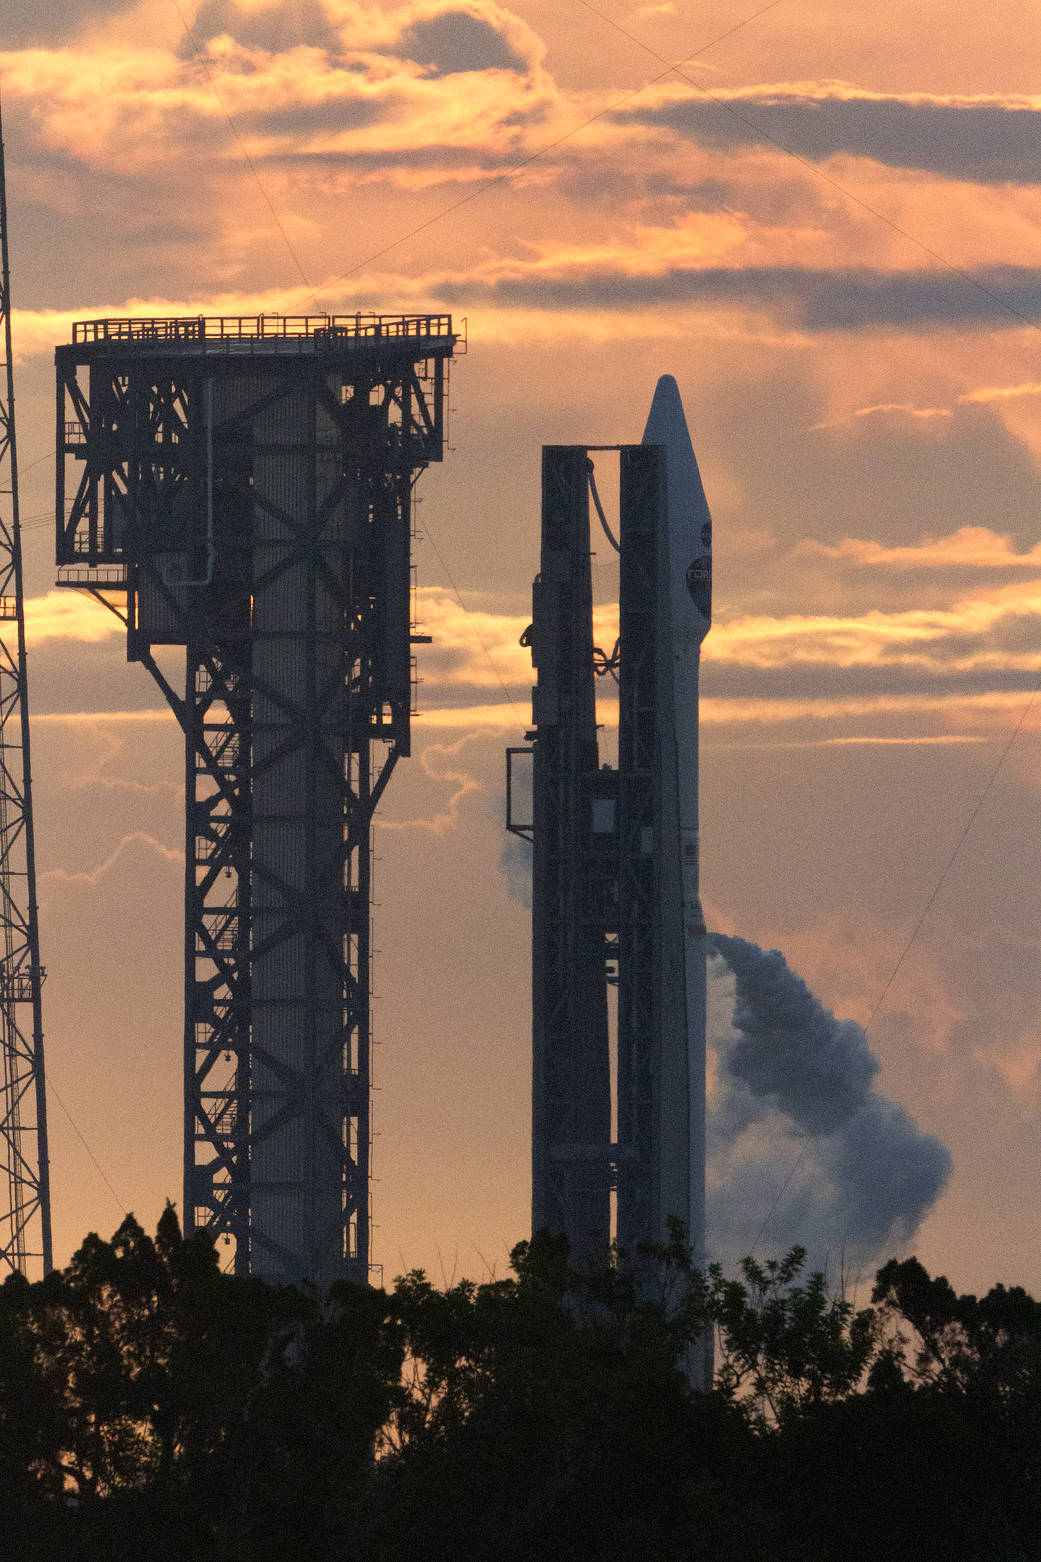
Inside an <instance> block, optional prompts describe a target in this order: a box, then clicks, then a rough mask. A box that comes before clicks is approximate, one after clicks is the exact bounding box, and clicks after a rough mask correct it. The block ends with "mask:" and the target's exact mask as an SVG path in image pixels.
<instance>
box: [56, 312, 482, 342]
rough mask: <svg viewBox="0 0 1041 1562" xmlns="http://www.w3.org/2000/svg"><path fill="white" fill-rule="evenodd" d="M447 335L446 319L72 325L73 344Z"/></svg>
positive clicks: (239, 318)
mask: <svg viewBox="0 0 1041 1562" xmlns="http://www.w3.org/2000/svg"><path fill="white" fill-rule="evenodd" d="M451 335H452V316H451V315H377V314H352V315H198V316H193V317H189V318H176V319H150V320H149V319H129V320H127V319H124V320H77V321H76V322H75V324H74V325H73V327H72V340H73V342H74V343H86V344H93V343H99V342H171V343H178V342H185V343H191V342H200V343H207V342H214V343H216V342H243V341H248V342H279V341H287V340H291V339H292V340H313V341H315V343H316V344H318V343H321V342H323V341H333V342H335V341H350V340H356V339H357V340H398V339H408V338H414V337H421V338H422V337H441V336H451Z"/></svg>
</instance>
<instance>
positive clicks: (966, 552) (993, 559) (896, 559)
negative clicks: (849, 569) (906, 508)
mask: <svg viewBox="0 0 1041 1562" xmlns="http://www.w3.org/2000/svg"><path fill="white" fill-rule="evenodd" d="M794 551H795V553H797V554H801V555H803V556H804V557H816V558H827V559H842V560H848V561H849V562H850V563H851V564H855V565H871V566H874V567H883V568H889V569H896V570H915V569H937V568H943V567H945V566H951V565H969V566H971V567H972V568H973V569H1008V568H1009V567H1010V566H1011V567H1014V568H1021V569H1024V570H1035V569H1036V570H1038V571H1041V543H1038V544H1036V545H1035V546H1034V547H1033V548H1031V549H1030V551H1029V552H1028V553H1016V552H1015V551H1014V549H1013V545H1012V540H1011V538H1009V537H1005V536H1002V535H1001V534H1000V533H996V532H992V531H991V530H990V529H989V528H988V527H986V526H962V527H960V528H959V529H958V530H957V531H956V532H952V534H951V535H950V536H949V537H931V538H927V539H925V540H924V541H922V542H920V543H918V544H916V545H915V546H913V547H887V546H885V545H884V544H882V543H878V542H872V541H870V540H869V539H867V538H859V537H847V538H845V539H844V540H843V541H842V542H840V543H838V544H837V545H832V544H830V543H824V542H817V541H816V540H815V539H813V538H806V539H805V540H804V541H803V542H800V543H799V544H798V545H797V546H796V548H795V549H794Z"/></svg>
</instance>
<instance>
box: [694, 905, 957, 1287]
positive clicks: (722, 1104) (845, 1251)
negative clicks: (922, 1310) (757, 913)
mask: <svg viewBox="0 0 1041 1562" xmlns="http://www.w3.org/2000/svg"><path fill="white" fill-rule="evenodd" d="M713 943H714V945H715V948H716V950H717V951H718V953H719V955H720V956H721V957H722V960H723V961H725V962H726V969H724V968H723V966H722V965H717V966H716V969H715V970H714V971H713V973H712V975H713V980H712V982H711V984H710V988H711V992H710V1002H711V1004H712V1007H713V1008H714V1009H716V1010H717V1011H718V1009H719V1007H720V1004H721V1002H722V1003H723V1004H726V1003H727V1001H728V999H729V998H730V994H731V991H732V995H733V996H732V1003H733V1018H732V1021H731V1022H730V1024H729V1025H728V1024H727V1023H726V1022H725V1020H724V1021H723V1023H720V1022H719V1019H718V1018H717V1019H716V1020H715V1022H714V1023H713V1026H712V1032H713V1034H712V1045H713V1048H714V1050H715V1052H716V1063H717V1078H716V1084H715V1088H714V1090H713V1092H712V1097H711V1100H710V1107H709V1190H708V1192H709V1232H708V1237H709V1247H710V1249H711V1251H712V1252H713V1255H714V1256H715V1257H717V1258H720V1259H721V1260H723V1261H724V1262H732V1261H733V1260H734V1259H736V1258H738V1257H740V1256H741V1255H742V1254H743V1253H745V1252H748V1251H750V1250H751V1249H752V1248H753V1246H755V1247H756V1249H757V1251H758V1253H759V1254H760V1255H762V1254H764V1253H765V1254H772V1253H779V1252H780V1251H782V1250H783V1249H784V1248H786V1247H788V1246H790V1245H791V1244H792V1243H795V1242H799V1243H801V1244H802V1245H803V1246H804V1247H806V1248H807V1249H808V1250H809V1254H810V1261H811V1264H813V1265H814V1266H815V1267H825V1266H827V1267H829V1268H830V1269H831V1270H832V1272H834V1271H835V1270H836V1269H837V1268H838V1267H839V1266H842V1267H844V1268H845V1269H846V1271H847V1272H850V1271H856V1270H858V1269H866V1268H868V1267H869V1266H873V1265H875V1264H876V1263H878V1262H881V1261H882V1260H883V1259H884V1258H887V1257H889V1256H890V1254H892V1253H893V1252H895V1251H898V1250H900V1249H906V1247H907V1245H908V1244H909V1243H910V1242H911V1241H912V1239H913V1237H914V1235H915V1232H916V1231H917V1230H918V1227H919V1225H920V1224H921V1222H922V1220H923V1219H924V1217H925V1215H926V1214H927V1213H928V1211H929V1209H930V1207H931V1206H932V1204H933V1203H934V1201H935V1200H936V1198H937V1197H938V1196H939V1194H940V1193H941V1192H942V1190H943V1188H944V1185H945V1184H946V1182H947V1179H948V1177H949V1175H950V1171H951V1158H950V1155H949V1154H948V1152H947V1150H946V1148H945V1147H944V1146H943V1145H942V1144H941V1143H940V1141H939V1140H938V1139H936V1138H934V1137H933V1136H932V1135H931V1134H925V1133H922V1132H921V1131H920V1130H919V1128H918V1126H917V1124H916V1123H915V1121H914V1119H913V1118H912V1117H911V1116H910V1114H909V1113H908V1112H906V1111H905V1110H904V1109H903V1107H901V1106H898V1105H897V1104H896V1103H895V1102H894V1101H890V1100H889V1099H888V1098H887V1097H886V1096H884V1095H882V1094H881V1093H880V1092H879V1091H878V1090H876V1089H875V1083H874V1081H875V1076H876V1075H877V1073H878V1071H879V1062H878V1059H877V1058H876V1057H875V1055H874V1054H873V1053H872V1051H871V1049H870V1047H869V1046H868V1041H867V1037H866V1035H865V1033H864V1031H863V1029H862V1027H861V1026H859V1025H857V1024H856V1023H855V1022H854V1021H852V1020H839V1019H836V1017H835V1015H834V1014H832V1013H831V1011H830V1010H828V1009H826V1008H825V1007H824V1005H823V1004H822V1003H821V1002H820V1000H819V999H818V998H817V997H815V996H814V994H813V993H812V992H811V991H810V989H809V987H807V985H806V983H805V982H804V981H802V980H801V978H800V977H798V976H797V975H796V974H795V972H794V971H792V970H790V969H789V967H788V964H787V962H786V961H785V959H784V956H783V955H782V954H780V953H779V951H777V950H776V949H774V950H763V949H760V948H758V946H757V945H755V944H751V943H748V942H747V941H746V940H745V939H743V938H729V937H725V936H724V935H722V934H713ZM728 972H729V976H728ZM768 1217H769V1218H768ZM764 1222H766V1228H765V1230H762V1228H763V1224H764ZM761 1231H762V1234H761V1236H760V1232H761Z"/></svg>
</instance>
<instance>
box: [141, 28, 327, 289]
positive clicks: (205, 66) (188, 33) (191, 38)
mask: <svg viewBox="0 0 1041 1562" xmlns="http://www.w3.org/2000/svg"><path fill="white" fill-rule="evenodd" d="M170 4H171V5H172V6H173V8H174V10H175V11H176V12H177V18H178V20H179V21H180V24H181V27H182V28H183V29H184V36H185V37H186V38H187V40H188V42H189V43H190V44H191V46H192V49H193V50H194V51H195V59H196V60H197V61H198V63H199V65H200V66H201V67H202V70H203V73H204V74H205V76H206V80H207V82H208V83H209V86H210V90H211V91H212V93H213V96H214V97H215V98H216V100H217V102H218V103H219V105H220V109H221V113H222V114H223V115H224V118H225V119H226V120H227V122H228V127H229V129H230V130H231V133H232V135H233V136H234V137H235V143H236V145H237V146H238V149H239V151H240V152H241V154H242V159H243V161H244V162H245V164H246V166H247V168H248V169H249V171H250V173H251V174H252V175H253V178H254V179H255V180H256V184H257V188H258V190H259V191H260V193H261V195H262V196H263V198H264V204H265V205H266V206H267V209H268V211H269V212H270V213H271V216H272V217H273V219H274V222H275V226H276V227H277V229H278V231H279V233H280V234H281V235H282V242H283V244H284V245H285V247H286V249H287V250H288V252H289V255H290V258H291V259H292V262H293V265H294V266H295V267H296V269H297V272H298V273H299V275H300V279H301V281H302V282H303V284H304V287H305V288H306V289H307V293H306V297H308V298H310V299H311V301H312V303H314V305H315V306H316V308H318V309H319V310H320V309H321V304H320V302H319V299H318V295H317V293H316V292H315V290H314V288H313V287H312V286H311V282H310V279H309V278H308V275H307V272H306V271H305V270H304V267H303V262H302V261H301V259H300V257H299V255H298V254H297V252H296V249H295V248H294V246H293V243H292V241H291V240H290V237H289V234H288V233H287V232H286V228H285V224H284V223H283V221H282V218H281V217H280V216H279V214H278V211H277V209H276V207H275V203H274V201H273V200H272V199H271V196H270V195H269V194H268V191H267V187H266V186H265V184H264V181H263V180H262V179H261V177H260V171H259V169H258V168H257V165H256V163H255V162H254V161H253V158H252V157H251V156H250V154H249V150H248V148H247V146H246V143H245V142H244V141H243V139H242V136H241V135H240V134H239V129H238V126H237V125H236V124H235V121H234V120H233V119H232V117H231V112H230V110H229V109H228V106H227V104H226V103H225V101H224V99H223V97H222V96H221V93H220V89H219V87H218V86H217V81H216V78H215V76H214V74H213V71H212V70H211V69H210V66H209V62H208V60H207V59H206V56H205V54H204V53H203V51H202V49H201V48H200V47H199V42H198V39H197V38H196V36H195V33H194V32H193V31H192V29H191V27H189V25H188V22H187V20H186V19H185V15H184V12H183V11H182V10H181V6H180V3H179V0H170Z"/></svg>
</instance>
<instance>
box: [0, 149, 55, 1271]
mask: <svg viewBox="0 0 1041 1562" xmlns="http://www.w3.org/2000/svg"><path fill="white" fill-rule="evenodd" d="M0 315H2V317H3V350H4V373H3V378H2V380H0V929H2V940H3V942H2V945H0V1050H2V1054H3V1062H2V1075H3V1079H2V1090H3V1096H2V1101H0V1150H2V1154H3V1163H4V1175H5V1182H6V1191H5V1194H4V1195H3V1196H2V1197H0V1272H2V1271H3V1270H5V1269H10V1270H19V1271H20V1272H21V1273H23V1274H26V1273H29V1272H30V1271H31V1270H32V1271H36V1270H42V1271H43V1272H44V1273H46V1271H47V1270H49V1269H51V1268H52V1267H53V1266H52V1255H51V1201H50V1183H49V1175H48V1161H47V1107H46V1093H45V1079H44V1066H43V1015H42V1007H41V994H40V989H41V985H42V981H43V971H42V969H41V966H40V936H39V924H38V919H37V905H36V860H35V850H34V842H33V810H32V782H31V775H32V767H31V765H30V753H29V705H28V699H27V687H26V661H25V612H24V601H23V593H22V544H21V529H20V524H19V512H18V450H17V444H16V441H15V423H14V363H13V359H12V353H11V285H10V266H9V259H8V244H7V192H6V181H5V170H4V149H3V126H2V123H0ZM23 1016H24V1017H25V1018H24V1019H23V1018H22V1017H23Z"/></svg>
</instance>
